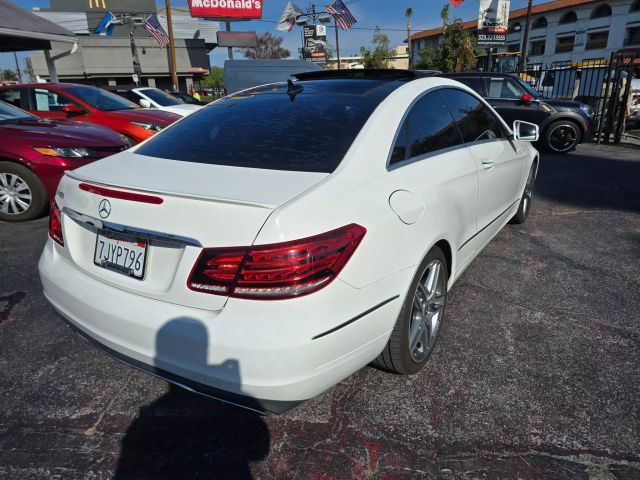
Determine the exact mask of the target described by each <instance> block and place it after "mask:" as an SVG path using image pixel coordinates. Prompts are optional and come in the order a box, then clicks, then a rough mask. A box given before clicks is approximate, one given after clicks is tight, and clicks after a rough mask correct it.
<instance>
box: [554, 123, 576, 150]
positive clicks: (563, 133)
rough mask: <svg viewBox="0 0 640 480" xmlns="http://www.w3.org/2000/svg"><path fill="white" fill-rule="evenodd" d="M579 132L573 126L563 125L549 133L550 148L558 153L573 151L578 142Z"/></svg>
mask: <svg viewBox="0 0 640 480" xmlns="http://www.w3.org/2000/svg"><path fill="white" fill-rule="evenodd" d="M577 139H578V132H577V131H576V128H575V127H574V126H573V125H570V124H562V125H558V126H557V127H555V128H554V129H553V130H551V131H550V132H549V146H550V147H551V149H552V150H554V151H556V152H566V151H568V150H571V149H572V148H573V147H574V146H575V145H576V142H577Z"/></svg>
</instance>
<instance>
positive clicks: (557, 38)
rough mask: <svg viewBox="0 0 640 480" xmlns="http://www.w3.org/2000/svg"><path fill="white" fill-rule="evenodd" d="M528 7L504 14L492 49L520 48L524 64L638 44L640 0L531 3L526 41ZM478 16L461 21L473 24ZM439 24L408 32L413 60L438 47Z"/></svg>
mask: <svg viewBox="0 0 640 480" xmlns="http://www.w3.org/2000/svg"><path fill="white" fill-rule="evenodd" d="M526 15H527V9H526V8H521V9H517V10H514V11H512V12H511V13H510V15H509V31H508V33H507V43H506V45H505V47H501V48H498V49H497V52H512V53H515V52H522V51H523V50H524V52H525V64H526V65H530V66H535V65H541V64H542V65H550V66H553V65H554V64H559V63H567V62H571V63H577V62H582V61H593V60H609V58H611V54H612V53H614V52H616V51H618V50H620V49H622V48H628V47H637V48H640V0H610V1H598V0H554V1H551V2H545V3H540V4H537V5H534V6H533V8H532V12H531V23H530V28H529V38H528V41H527V45H526V46H523V45H522V40H523V38H522V37H523V33H524V26H525V19H526ZM477 26H478V25H477V20H471V21H467V22H464V23H463V27H464V28H465V29H468V30H470V31H473V32H475V31H476V30H477ZM441 42H442V28H434V29H430V30H425V31H422V32H417V33H415V34H414V35H412V36H411V45H412V48H411V51H412V54H413V56H414V60H413V61H414V64H415V62H416V61H418V60H419V58H420V57H419V54H418V52H419V51H421V50H424V49H426V48H431V49H432V50H433V51H437V50H438V48H439V45H440V43H441Z"/></svg>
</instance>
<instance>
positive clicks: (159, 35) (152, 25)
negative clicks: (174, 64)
mask: <svg viewBox="0 0 640 480" xmlns="http://www.w3.org/2000/svg"><path fill="white" fill-rule="evenodd" d="M144 28H145V30H146V31H147V32H149V33H150V34H151V36H152V37H153V38H155V39H156V41H157V42H158V43H159V44H160V46H161V47H166V46H167V44H168V43H169V36H168V35H167V32H165V31H164V28H162V25H160V22H159V21H158V17H156V16H155V15H153V14H151V15H149V16H148V17H147V19H146V20H145V21H144Z"/></svg>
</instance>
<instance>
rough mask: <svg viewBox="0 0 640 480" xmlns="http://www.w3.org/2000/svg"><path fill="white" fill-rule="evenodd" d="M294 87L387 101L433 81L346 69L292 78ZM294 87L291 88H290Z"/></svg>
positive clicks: (282, 86) (266, 88) (275, 86)
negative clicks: (413, 84) (393, 94)
mask: <svg viewBox="0 0 640 480" xmlns="http://www.w3.org/2000/svg"><path fill="white" fill-rule="evenodd" d="M291 76H292V77H294V78H295V79H296V82H295V85H296V86H299V87H302V88H303V90H301V91H298V92H295V91H294V92H293V93H294V94H295V95H297V94H299V93H302V92H306V93H315V94H336V95H354V96H360V97H367V98H371V99H376V100H378V101H381V100H383V99H384V98H386V97H387V96H388V95H389V94H390V93H391V92H393V91H394V90H396V89H398V88H399V87H401V86H402V85H405V84H407V83H408V82H410V81H412V80H416V79H419V78H424V77H432V76H433V75H432V74H430V73H424V72H420V71H412V70H401V69H353V70H349V69H345V70H318V71H310V72H302V73H297V74H293V75H291ZM292 85H293V84H292ZM291 89H292V87H291V86H290V85H289V84H288V83H285V82H277V83H270V84H267V85H261V86H258V87H253V88H249V89H247V90H242V91H240V92H237V93H234V94H232V95H231V97H237V96H246V95H257V94H262V93H264V94H267V93H290V91H291Z"/></svg>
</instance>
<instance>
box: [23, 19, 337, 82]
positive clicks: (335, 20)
mask: <svg viewBox="0 0 640 480" xmlns="http://www.w3.org/2000/svg"><path fill="white" fill-rule="evenodd" d="M333 21H334V22H335V27H336V56H337V57H338V70H340V40H339V39H338V19H337V18H334V19H333ZM20 83H22V82H20Z"/></svg>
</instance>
